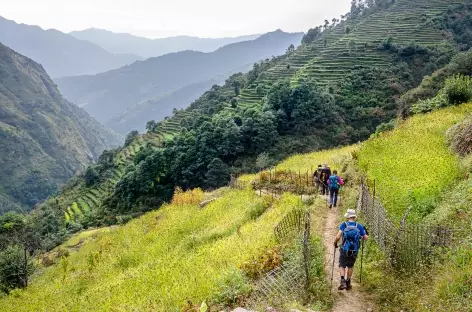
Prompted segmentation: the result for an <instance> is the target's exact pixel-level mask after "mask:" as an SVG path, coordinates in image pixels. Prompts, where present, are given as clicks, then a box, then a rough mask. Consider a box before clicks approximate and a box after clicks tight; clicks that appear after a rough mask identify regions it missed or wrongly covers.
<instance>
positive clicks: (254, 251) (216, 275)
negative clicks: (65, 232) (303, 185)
mask: <svg viewBox="0 0 472 312" xmlns="http://www.w3.org/2000/svg"><path fill="white" fill-rule="evenodd" d="M302 206H303V205H302V203H301V202H300V201H299V199H298V198H297V197H295V196H292V195H288V194H287V195H286V196H284V197H283V198H282V199H281V200H279V201H276V202H275V203H274V204H273V205H272V206H270V207H269V202H267V201H265V200H264V199H261V198H259V197H257V196H254V193H253V192H252V191H228V192H227V193H226V194H225V195H224V196H223V198H221V199H219V200H217V201H215V202H213V203H211V204H210V205H208V206H206V207H205V208H204V209H201V208H199V207H198V206H197V205H184V206H177V205H169V206H166V207H163V208H162V209H160V210H159V211H156V212H152V213H149V214H147V215H145V216H143V217H141V218H139V219H136V220H134V221H132V222H130V223H129V224H127V225H125V226H123V227H120V228H117V229H115V230H113V231H110V232H109V233H102V234H100V235H98V238H97V239H96V240H91V241H89V242H88V243H87V244H85V245H84V246H83V247H82V248H81V249H80V250H79V251H78V252H74V253H72V254H71V256H70V257H69V258H67V260H63V261H62V262H61V263H60V264H59V265H55V266H52V267H49V268H46V269H44V270H42V272H41V274H39V275H38V276H37V277H36V278H35V280H34V281H33V283H32V284H31V286H30V288H28V289H27V290H26V291H25V292H23V293H21V294H20V295H19V296H18V297H17V298H13V297H12V298H10V299H6V300H4V301H3V302H1V306H2V311H38V310H47V311H64V310H68V311H102V310H108V311H109V310H115V311H129V310H132V309H137V310H154V311H175V310H176V309H178V308H180V307H182V306H183V305H185V303H186V302H187V300H188V299H189V300H192V302H194V303H198V304H199V303H201V302H202V301H203V300H205V299H209V298H212V296H213V295H215V294H216V293H218V292H220V291H221V289H220V287H222V285H224V280H225V278H227V277H228V276H229V275H231V276H233V280H234V279H236V280H238V279H239V280H241V281H244V278H243V277H242V275H241V273H239V272H240V271H236V273H234V272H235V269H237V268H238V267H239V266H240V265H241V264H242V263H244V262H245V261H248V260H250V259H252V258H253V257H257V256H259V255H260V254H262V253H263V252H265V251H266V250H267V249H269V248H271V247H273V246H274V245H275V241H274V238H273V228H274V226H275V225H276V224H277V222H278V221H279V220H280V219H281V218H282V217H283V216H284V215H285V214H286V213H287V212H288V211H291V210H292V209H296V208H299V207H302ZM265 209H267V210H266V211H265V212H264V210H265ZM260 214H262V215H261V216H260V217H258V218H257V219H256V217H257V216H258V215H260ZM235 275H236V277H235ZM189 277H192V278H189ZM238 283H239V282H238ZM240 283H242V282H240Z"/></svg>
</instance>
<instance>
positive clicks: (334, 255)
mask: <svg viewBox="0 0 472 312" xmlns="http://www.w3.org/2000/svg"><path fill="white" fill-rule="evenodd" d="M336 249H337V248H336V247H334V254H333V268H332V269H331V291H333V279H334V262H335V261H336Z"/></svg>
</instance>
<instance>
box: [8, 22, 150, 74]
mask: <svg viewBox="0 0 472 312" xmlns="http://www.w3.org/2000/svg"><path fill="white" fill-rule="evenodd" d="M0 42H1V43H3V44H5V45H7V46H9V47H10V48H12V49H14V50H15V51H18V52H19V53H21V54H23V55H25V56H27V57H29V58H31V59H33V60H34V61H36V62H38V63H40V64H41V65H43V67H44V68H45V69H46V71H47V72H48V73H49V74H50V75H51V76H52V77H54V78H56V77H63V76H77V75H86V74H96V73H100V72H104V71H107V70H111V69H114V68H118V67H121V66H123V65H126V64H131V63H133V62H134V61H136V60H140V59H142V58H141V57H139V56H136V55H132V54H113V53H110V52H107V51H105V50H104V49H103V48H101V47H99V46H98V45H96V44H93V43H91V42H88V41H84V40H79V39H77V38H75V37H73V36H71V35H68V34H65V33H62V32H60V31H58V30H55V29H49V30H44V29H42V28H40V27H38V26H32V25H25V24H17V23H15V22H14V21H10V20H8V19H5V18H3V17H1V16H0Z"/></svg>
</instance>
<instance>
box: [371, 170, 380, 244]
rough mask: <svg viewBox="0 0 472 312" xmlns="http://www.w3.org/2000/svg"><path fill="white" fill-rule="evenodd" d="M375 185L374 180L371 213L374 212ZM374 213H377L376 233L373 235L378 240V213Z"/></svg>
mask: <svg viewBox="0 0 472 312" xmlns="http://www.w3.org/2000/svg"><path fill="white" fill-rule="evenodd" d="M375 183H376V180H375V179H374V191H373V193H372V211H376V210H375ZM379 209H380V207H379ZM376 212H377V224H376V226H375V232H376V233H375V234H374V235H375V236H376V237H377V238H379V211H376Z"/></svg>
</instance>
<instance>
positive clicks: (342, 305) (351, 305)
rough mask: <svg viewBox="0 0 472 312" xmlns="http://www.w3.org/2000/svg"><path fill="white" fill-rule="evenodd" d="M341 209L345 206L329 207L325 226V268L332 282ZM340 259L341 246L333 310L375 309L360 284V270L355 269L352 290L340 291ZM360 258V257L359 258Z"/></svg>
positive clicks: (356, 311)
mask: <svg viewBox="0 0 472 312" xmlns="http://www.w3.org/2000/svg"><path fill="white" fill-rule="evenodd" d="M339 209H343V207H342V206H341V207H338V208H333V209H328V212H327V214H326V217H325V220H324V226H323V245H324V248H325V270H326V274H327V277H328V279H329V282H330V283H331V270H332V268H333V253H334V247H333V242H334V237H335V236H336V233H337V232H338V227H339V224H340V222H341V220H339V218H338V215H339V213H338V211H339ZM338 260H339V248H338V250H337V251H336V259H335V263H334V279H333V289H332V292H333V294H334V300H335V301H334V305H333V309H332V310H331V311H332V312H367V311H375V310H374V304H373V303H372V300H371V298H369V296H368V295H367V294H366V293H365V292H363V291H362V287H361V286H360V285H359V283H358V281H359V275H358V273H359V272H356V271H354V275H353V281H352V290H350V291H346V290H343V291H339V290H338V286H339V272H338ZM359 260H360V259H359Z"/></svg>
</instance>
